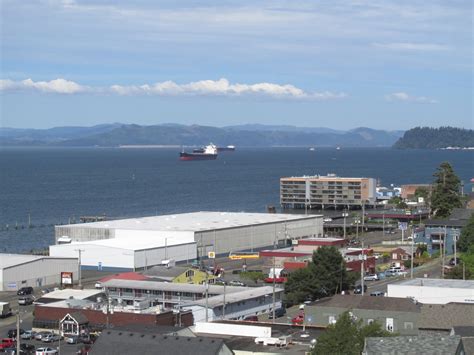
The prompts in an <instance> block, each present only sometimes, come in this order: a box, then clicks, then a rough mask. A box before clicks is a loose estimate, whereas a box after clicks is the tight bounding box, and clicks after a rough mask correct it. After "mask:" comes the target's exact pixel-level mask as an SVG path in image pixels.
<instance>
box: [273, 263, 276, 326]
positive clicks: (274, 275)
mask: <svg viewBox="0 0 474 355" xmlns="http://www.w3.org/2000/svg"><path fill="white" fill-rule="evenodd" d="M275 279H276V272H275V256H273V307H272V314H273V317H272V323H275V298H276V297H275V282H276V280H275Z"/></svg>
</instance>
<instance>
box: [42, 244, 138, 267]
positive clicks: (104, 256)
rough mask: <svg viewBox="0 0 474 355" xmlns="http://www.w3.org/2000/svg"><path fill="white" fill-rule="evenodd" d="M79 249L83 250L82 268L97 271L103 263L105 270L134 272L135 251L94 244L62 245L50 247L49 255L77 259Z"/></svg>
mask: <svg viewBox="0 0 474 355" xmlns="http://www.w3.org/2000/svg"><path fill="white" fill-rule="evenodd" d="M78 249H81V250H82V253H81V265H82V268H94V269H97V268H98V265H99V262H101V263H102V268H103V269H104V268H105V269H107V268H116V269H128V270H133V267H134V258H135V255H134V252H133V250H127V249H121V248H113V247H110V246H102V245H94V244H82V243H81V244H61V245H51V246H50V247H49V255H51V256H63V257H65V256H67V257H76V258H77V257H78V251H77V250H78Z"/></svg>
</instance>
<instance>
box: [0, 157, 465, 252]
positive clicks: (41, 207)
mask: <svg viewBox="0 0 474 355" xmlns="http://www.w3.org/2000/svg"><path fill="white" fill-rule="evenodd" d="M443 161H449V162H450V163H451V164H452V165H453V167H454V169H455V172H456V173H457V175H458V176H459V177H460V178H461V179H462V180H464V181H465V182H466V188H465V190H468V189H469V190H470V185H467V184H468V183H469V180H470V179H471V178H472V177H473V176H474V169H473V165H474V163H473V162H474V152H469V151H434V150H410V151H399V150H392V149H386V148H377V149H375V148H370V149H341V150H335V149H329V148H328V149H317V150H316V151H314V152H311V151H309V150H308V149H302V148H301V149H297V148H268V149H250V148H249V149H238V150H236V151H235V152H233V153H232V152H226V153H221V154H220V156H219V158H218V159H217V160H215V161H198V162H196V161H195V162H181V161H179V160H178V151H177V150H176V149H102V148H54V149H53V148H3V149H2V150H1V151H0V169H1V173H0V251H7V252H25V251H29V250H31V249H38V248H43V247H46V246H48V245H49V244H51V243H52V242H53V236H54V228H53V225H54V224H59V223H63V224H64V223H68V221H69V220H70V219H71V220H73V219H76V220H79V217H80V216H85V215H102V214H105V215H106V216H108V217H110V218H119V217H138V216H151V215H159V214H168V213H181V212H191V211H206V210H208V211H211V210H212V211H246V212H265V211H266V206H267V205H275V206H278V205H279V178H280V177H282V176H298V175H312V174H322V175H325V174H327V173H336V174H338V175H340V176H367V177H374V178H377V179H380V180H381V182H382V184H384V185H389V184H391V183H393V184H397V185H398V184H404V183H426V182H431V181H432V180H433V177H432V175H433V173H434V171H435V170H436V168H437V167H438V166H439V164H440V163H441V162H443ZM28 215H30V218H31V224H32V226H33V228H26V227H25V226H27V225H28ZM16 223H18V229H15V225H16ZM6 225H8V226H9V228H8V230H6ZM22 226H23V229H22Z"/></svg>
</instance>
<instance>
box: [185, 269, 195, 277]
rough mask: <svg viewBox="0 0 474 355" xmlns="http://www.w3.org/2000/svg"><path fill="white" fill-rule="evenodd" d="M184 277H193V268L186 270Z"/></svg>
mask: <svg viewBox="0 0 474 355" xmlns="http://www.w3.org/2000/svg"><path fill="white" fill-rule="evenodd" d="M186 277H194V270H188V271H186Z"/></svg>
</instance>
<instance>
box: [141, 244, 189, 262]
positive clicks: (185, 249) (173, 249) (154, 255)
mask: <svg viewBox="0 0 474 355" xmlns="http://www.w3.org/2000/svg"><path fill="white" fill-rule="evenodd" d="M165 249H166V250H165ZM196 258H197V250H196V243H195V242H192V243H187V244H180V245H171V246H167V247H166V248H165V247H161V248H153V249H144V250H137V251H136V252H135V268H136V269H143V268H145V267H149V266H152V265H158V264H161V262H162V261H163V260H166V259H173V260H175V261H176V262H180V261H187V262H189V261H192V260H194V259H196Z"/></svg>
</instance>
